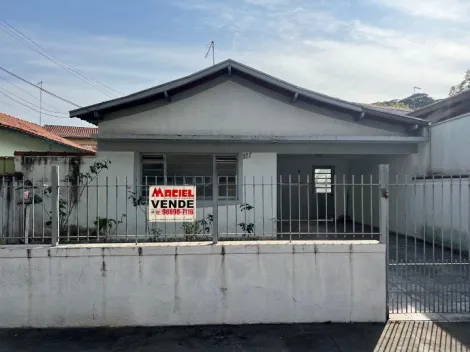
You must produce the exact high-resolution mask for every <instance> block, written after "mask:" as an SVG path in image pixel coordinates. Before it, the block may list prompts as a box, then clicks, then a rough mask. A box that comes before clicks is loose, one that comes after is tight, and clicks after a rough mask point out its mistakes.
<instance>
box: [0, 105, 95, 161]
mask: <svg viewBox="0 0 470 352" xmlns="http://www.w3.org/2000/svg"><path fill="white" fill-rule="evenodd" d="M17 151H28V152H29V151H33V152H74V151H88V152H90V149H88V148H85V147H82V146H80V145H78V144H76V143H73V142H71V141H69V140H67V139H64V138H62V137H59V136H57V135H56V134H54V133H51V132H49V131H47V130H45V129H44V128H43V127H41V126H39V125H36V124H35V123H32V122H28V121H25V120H21V119H18V118H16V117H13V116H10V115H6V114H2V113H0V156H6V157H13V156H14V155H15V152H17Z"/></svg>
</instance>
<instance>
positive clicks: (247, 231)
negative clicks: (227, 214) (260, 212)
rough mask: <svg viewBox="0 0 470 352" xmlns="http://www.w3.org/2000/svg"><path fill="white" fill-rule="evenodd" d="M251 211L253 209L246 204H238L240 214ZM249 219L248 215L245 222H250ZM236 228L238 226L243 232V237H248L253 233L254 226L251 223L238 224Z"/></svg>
mask: <svg viewBox="0 0 470 352" xmlns="http://www.w3.org/2000/svg"><path fill="white" fill-rule="evenodd" d="M252 209H254V207H253V206H252V205H250V204H248V203H243V204H240V211H242V212H249V211H250V210H252ZM249 219H250V216H249V215H248V217H247V220H248V221H250V220H249ZM238 226H240V227H241V229H242V230H243V232H244V236H246V235H247V234H248V235H250V234H252V233H253V232H254V231H255V224H254V223H252V222H246V223H245V222H240V223H239V224H238Z"/></svg>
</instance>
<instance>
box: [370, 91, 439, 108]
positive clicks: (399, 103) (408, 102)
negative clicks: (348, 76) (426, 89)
mask: <svg viewBox="0 0 470 352" xmlns="http://www.w3.org/2000/svg"><path fill="white" fill-rule="evenodd" d="M438 101H439V100H436V99H433V98H432V97H430V96H429V95H427V94H426V93H416V94H412V95H410V96H409V97H406V98H404V99H392V100H388V101H378V102H375V103H373V104H374V105H379V106H388V107H393V108H402V109H411V110H416V109H421V108H424V107H425V106H428V105H431V104H433V103H435V102H438Z"/></svg>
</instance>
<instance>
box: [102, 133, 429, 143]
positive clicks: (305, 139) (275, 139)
mask: <svg viewBox="0 0 470 352" xmlns="http://www.w3.org/2000/svg"><path fill="white" fill-rule="evenodd" d="M97 139H98V140H148V141H152V140H173V141H213V142H235V141H237V142H254V143H259V142H266V143H312V142H323V143H369V142H382V143H400V144H403V143H424V142H427V141H428V137H405V136H243V135H153V134H152V135H142V134H105V133H100V134H98V135H97Z"/></svg>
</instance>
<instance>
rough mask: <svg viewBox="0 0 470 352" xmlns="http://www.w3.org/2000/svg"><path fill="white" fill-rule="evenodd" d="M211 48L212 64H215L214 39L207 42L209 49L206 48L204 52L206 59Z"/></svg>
mask: <svg viewBox="0 0 470 352" xmlns="http://www.w3.org/2000/svg"><path fill="white" fill-rule="evenodd" d="M211 49H212V65H215V53H214V51H215V45H214V41H213V40H212V41H211V43H210V44H209V49H207V53H206V56H205V58H206V59H207V57H208V56H209V53H210V52H211Z"/></svg>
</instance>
